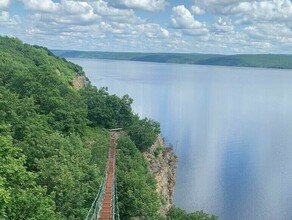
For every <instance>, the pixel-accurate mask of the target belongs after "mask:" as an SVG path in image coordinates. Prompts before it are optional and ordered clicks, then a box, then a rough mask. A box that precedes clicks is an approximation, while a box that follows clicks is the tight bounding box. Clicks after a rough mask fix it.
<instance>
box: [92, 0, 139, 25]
mask: <svg viewBox="0 0 292 220" xmlns="http://www.w3.org/2000/svg"><path fill="white" fill-rule="evenodd" d="M91 5H92V7H93V8H94V12H95V13H96V14H98V15H100V16H102V17H104V18H106V19H107V20H111V21H116V22H119V23H139V22H142V19H140V18H139V17H137V16H136V15H135V13H134V11H133V10H132V9H120V8H115V7H112V6H110V5H109V4H108V2H105V1H103V0H98V1H94V2H93V3H91Z"/></svg>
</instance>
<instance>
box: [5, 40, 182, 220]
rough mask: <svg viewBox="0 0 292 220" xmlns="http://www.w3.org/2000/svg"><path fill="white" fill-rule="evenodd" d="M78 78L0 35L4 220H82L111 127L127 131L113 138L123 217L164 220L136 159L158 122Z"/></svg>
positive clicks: (68, 66)
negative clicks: (78, 81) (76, 83)
mask: <svg viewBox="0 0 292 220" xmlns="http://www.w3.org/2000/svg"><path fill="white" fill-rule="evenodd" d="M83 75H84V73H83V71H82V69H81V67H79V66H77V65H75V64H73V63H71V62H67V61H66V60H65V59H62V58H59V57H56V56H55V55H53V54H52V53H51V52H50V51H49V50H47V49H46V48H41V47H38V46H30V45H27V44H23V43H22V42H21V41H20V40H18V39H15V38H8V37H0V219H1V220H2V219H3V220H5V219H7V220H8V219H9V220H11V219H18V220H28V219H30V220H44V219H70V220H73V219H84V218H85V216H86V214H87V211H88V210H89V208H90V206H91V204H92V202H93V200H94V198H95V196H96V193H97V191H98V187H99V185H100V183H101V180H102V177H103V174H104V170H105V163H106V160H107V155H108V148H109V133H108V131H107V129H108V128H115V127H123V128H125V129H126V130H127V131H128V134H129V136H127V137H123V138H121V139H120V140H118V161H117V164H118V194H121V195H122V196H121V197H120V198H121V199H120V200H119V206H120V216H121V217H122V219H125V220H127V219H130V218H131V217H135V216H144V217H145V219H160V218H162V217H161V216H160V215H159V213H158V210H159V207H160V204H161V202H163V201H162V200H161V198H159V196H158V194H157V193H156V191H155V180H154V178H153V176H152V175H151V174H150V172H149V169H148V168H147V163H146V161H145V159H144V158H143V156H142V154H141V151H145V150H147V148H149V147H150V146H151V144H152V143H153V142H154V141H155V139H156V137H157V135H158V133H159V132H160V127H159V124H158V123H157V122H154V121H152V120H150V119H140V118H139V117H138V116H137V115H135V114H134V113H133V112H132V109H131V103H132V99H131V98H130V97H128V96H127V95H125V96H124V97H122V98H119V97H117V96H116V95H110V94H109V93H108V92H107V89H106V88H101V89H97V88H96V87H94V86H92V85H91V84H90V82H89V81H87V82H86V86H85V87H83V88H80V89H79V90H78V89H76V88H73V86H72V84H73V81H74V79H76V78H78V77H79V76H83ZM139 150H140V151H139ZM174 213H175V214H176V212H174ZM174 216H175V215H174ZM170 219H181V218H171V217H170Z"/></svg>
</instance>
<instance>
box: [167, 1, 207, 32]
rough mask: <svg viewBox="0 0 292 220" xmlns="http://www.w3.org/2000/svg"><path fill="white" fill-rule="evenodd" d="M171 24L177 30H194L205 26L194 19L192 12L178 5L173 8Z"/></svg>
mask: <svg viewBox="0 0 292 220" xmlns="http://www.w3.org/2000/svg"><path fill="white" fill-rule="evenodd" d="M171 22H172V24H173V26H174V27H175V28H179V29H193V28H201V27H203V24H202V23H201V22H199V21H196V20H195V19H194V16H193V15H192V14H191V12H190V11H189V10H188V9H187V8H185V6H184V5H178V6H176V7H173V8H172V15H171Z"/></svg>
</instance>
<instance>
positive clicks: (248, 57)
mask: <svg viewBox="0 0 292 220" xmlns="http://www.w3.org/2000/svg"><path fill="white" fill-rule="evenodd" d="M52 51H53V52H54V53H55V54H57V55H58V56H62V57H68V58H89V59H112V60H131V61H143V62H158V63H180V64H196V65H218V66H238V67H261V68H279V69H292V55H286V54H241V55H221V54H199V53H127V52H100V51H71V50H52Z"/></svg>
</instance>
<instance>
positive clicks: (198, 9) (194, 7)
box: [191, 5, 205, 15]
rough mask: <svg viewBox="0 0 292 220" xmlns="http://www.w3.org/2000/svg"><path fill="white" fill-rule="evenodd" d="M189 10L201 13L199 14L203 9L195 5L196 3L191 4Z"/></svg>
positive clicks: (197, 13) (196, 13)
mask: <svg viewBox="0 0 292 220" xmlns="http://www.w3.org/2000/svg"><path fill="white" fill-rule="evenodd" d="M191 11H192V13H194V14H195V15H201V14H204V13H205V11H204V10H203V9H201V8H200V7H198V6H196V5H193V6H192V7H191Z"/></svg>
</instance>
